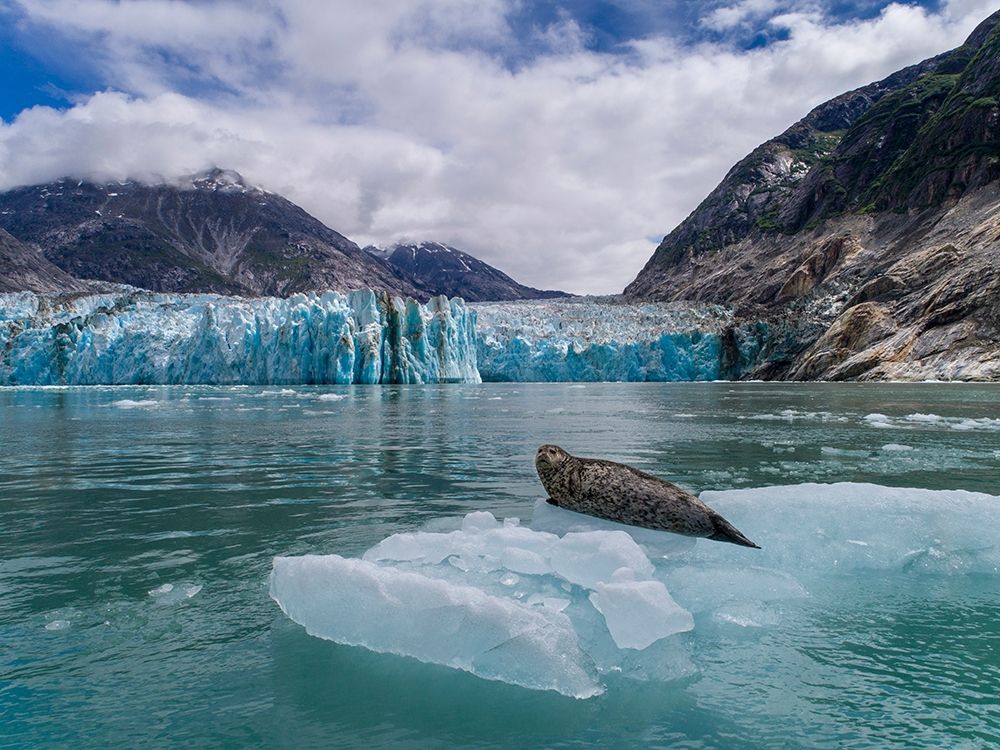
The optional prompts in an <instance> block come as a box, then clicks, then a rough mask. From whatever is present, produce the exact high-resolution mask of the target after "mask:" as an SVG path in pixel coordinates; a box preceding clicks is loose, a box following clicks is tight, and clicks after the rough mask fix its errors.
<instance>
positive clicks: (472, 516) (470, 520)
mask: <svg viewBox="0 0 1000 750" xmlns="http://www.w3.org/2000/svg"><path fill="white" fill-rule="evenodd" d="M499 525H500V523H499V522H498V521H497V519H496V516H494V515H493V514H492V513H489V512H487V511H484V510H482V511H476V512H475V513H469V514H468V515H467V516H466V517H465V519H464V520H463V521H462V531H486V530H488V529H495V528H497V527H498V526H499Z"/></svg>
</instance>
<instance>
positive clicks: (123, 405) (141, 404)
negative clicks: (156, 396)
mask: <svg viewBox="0 0 1000 750" xmlns="http://www.w3.org/2000/svg"><path fill="white" fill-rule="evenodd" d="M157 403H158V402H157V401H155V400H153V399H142V400H140V401H136V400H133V399H130V398H123V399H120V400H118V401H112V402H111V405H112V406H117V407H118V408H119V409H149V408H151V407H153V406H156V405H157Z"/></svg>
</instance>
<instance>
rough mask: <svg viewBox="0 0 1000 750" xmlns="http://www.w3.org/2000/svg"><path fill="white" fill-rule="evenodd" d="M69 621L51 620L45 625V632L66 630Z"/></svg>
mask: <svg viewBox="0 0 1000 750" xmlns="http://www.w3.org/2000/svg"><path fill="white" fill-rule="evenodd" d="M69 625H70V623H69V620H53V621H52V622H49V623H46V625H45V629H46V630H68V629H69Z"/></svg>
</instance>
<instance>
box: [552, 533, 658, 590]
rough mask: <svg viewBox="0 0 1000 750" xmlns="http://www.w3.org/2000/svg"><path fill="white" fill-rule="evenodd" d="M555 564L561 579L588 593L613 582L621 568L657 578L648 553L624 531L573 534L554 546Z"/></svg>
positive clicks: (555, 569) (553, 556)
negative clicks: (585, 589) (601, 585)
mask: <svg viewBox="0 0 1000 750" xmlns="http://www.w3.org/2000/svg"><path fill="white" fill-rule="evenodd" d="M551 560H552V570H554V571H555V573H556V574H557V575H558V576H560V577H562V578H564V579H566V580H567V581H569V582H570V583H575V584H577V585H579V586H583V587H584V588H588V589H592V588H595V587H596V586H597V584H599V583H604V582H606V581H610V580H611V579H612V577H613V576H614V574H615V571H617V570H618V569H619V568H630V569H632V570H634V571H636V572H637V573H639V574H641V576H642V577H644V578H648V577H649V576H652V575H653V565H652V563H650V562H649V558H648V557H646V553H644V552H643V551H642V548H641V547H639V545H638V544H636V543H635V540H634V539H632V537H631V536H629V535H628V534H627V533H625V532H624V531H577V532H570V533H568V534H566V535H565V536H564V537H563V538H562V539H560V540H559V541H558V542H556V543H555V544H554V545H553V546H552V552H551Z"/></svg>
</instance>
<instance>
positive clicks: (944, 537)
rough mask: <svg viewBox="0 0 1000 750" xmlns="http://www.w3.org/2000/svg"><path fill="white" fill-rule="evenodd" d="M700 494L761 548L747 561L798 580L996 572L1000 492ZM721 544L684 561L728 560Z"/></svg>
mask: <svg viewBox="0 0 1000 750" xmlns="http://www.w3.org/2000/svg"><path fill="white" fill-rule="evenodd" d="M701 499H702V500H704V501H705V502H706V503H708V504H709V505H710V506H712V507H713V508H715V509H716V510H717V511H719V512H720V513H721V514H722V515H723V516H725V517H726V519H728V520H729V521H730V522H731V523H732V524H733V525H735V526H736V527H737V528H740V529H743V530H745V531H747V533H748V534H750V535H751V536H752V537H753V539H754V541H756V542H757V543H759V544H760V545H761V547H763V549H762V550H760V551H759V553H755V558H754V563H755V564H756V565H759V566H762V567H768V568H772V569H777V570H783V571H788V572H790V573H792V574H794V575H795V577H796V578H797V579H799V580H802V579H803V577H806V576H814V575H835V574H837V573H838V572H842V571H845V570H846V571H852V570H897V571H898V570H904V569H905V570H910V571H914V570H920V571H924V572H933V573H939V574H960V573H988V574H997V573H1000V544H998V543H997V539H998V538H1000V498H998V497H994V496H992V495H985V494H982V493H976V492H965V491H963V490H947V491H945V490H924V489H911V488H905V487H882V486H879V485H874V484H860V483H858V484H856V483H849V482H844V483H839V484H831V485H823V484H800V485H790V486H783V487H767V488H760V489H752V490H728V491H725V492H704V493H702V495H701ZM858 541H863V542H865V546H861V545H858V544H856V542H858ZM728 546H729V545H718V544H714V543H711V542H709V543H706V544H699V545H698V547H697V548H696V549H695V550H694V554H693V555H692V556H691V558H690V562H691V564H693V565H701V564H702V563H703V562H704V561H709V560H711V561H721V562H723V563H724V564H732V563H731V561H732V560H733V559H734V558H733V554H734V553H733V552H732V551H730V550H729V549H726V548H727V547H728ZM915 551H916V552H918V553H919V554H918V555H917V556H916V557H914V556H913V553H914V552H915ZM668 585H670V582H669V581H668ZM671 590H672V591H673V589H671ZM673 593H674V595H675V596H677V597H678V601H681V602H682V603H684V600H683V599H682V598H681V597H680V593H679V592H678V591H673Z"/></svg>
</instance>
